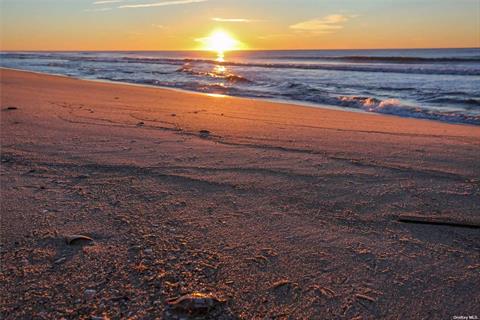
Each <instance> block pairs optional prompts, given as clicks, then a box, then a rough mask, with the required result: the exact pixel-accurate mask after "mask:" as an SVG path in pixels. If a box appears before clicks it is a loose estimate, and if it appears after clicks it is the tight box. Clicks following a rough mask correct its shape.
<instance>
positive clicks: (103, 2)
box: [93, 0, 124, 4]
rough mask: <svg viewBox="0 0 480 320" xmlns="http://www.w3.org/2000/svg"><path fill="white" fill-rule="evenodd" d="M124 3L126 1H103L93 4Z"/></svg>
mask: <svg viewBox="0 0 480 320" xmlns="http://www.w3.org/2000/svg"><path fill="white" fill-rule="evenodd" d="M119 2H124V0H102V1H95V2H94V3H93V4H109V3H119Z"/></svg>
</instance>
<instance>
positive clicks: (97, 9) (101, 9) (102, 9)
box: [83, 8, 113, 12]
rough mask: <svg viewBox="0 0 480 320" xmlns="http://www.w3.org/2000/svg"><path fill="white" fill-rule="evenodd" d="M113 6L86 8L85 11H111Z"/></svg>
mask: <svg viewBox="0 0 480 320" xmlns="http://www.w3.org/2000/svg"><path fill="white" fill-rule="evenodd" d="M112 9H113V8H95V9H85V10H83V11H85V12H102V11H110V10H112Z"/></svg>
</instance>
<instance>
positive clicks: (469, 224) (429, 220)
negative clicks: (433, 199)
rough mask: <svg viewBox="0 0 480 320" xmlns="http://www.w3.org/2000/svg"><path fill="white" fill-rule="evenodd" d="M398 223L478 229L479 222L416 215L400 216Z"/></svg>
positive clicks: (479, 226)
mask: <svg viewBox="0 0 480 320" xmlns="http://www.w3.org/2000/svg"><path fill="white" fill-rule="evenodd" d="M397 220H398V221H400V222H405V223H419V224H436V225H444V226H452V227H462V228H475V229H478V228H480V221H469V220H464V219H455V218H451V217H433V216H418V215H401V216H399V217H398V218H397Z"/></svg>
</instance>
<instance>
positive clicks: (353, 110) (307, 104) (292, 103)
mask: <svg viewBox="0 0 480 320" xmlns="http://www.w3.org/2000/svg"><path fill="white" fill-rule="evenodd" d="M2 69H4V70H13V71H19V72H26V73H33V74H39V75H47V76H57V77H65V78H69V79H76V80H83V81H91V82H99V83H109V84H119V85H130V86H137V87H146V88H157V89H161V90H172V91H175V92H181V93H187V94H192V93H193V94H200V95H207V96H213V97H215V96H217V97H227V98H234V99H246V100H254V101H255V100H258V101H264V102H271V103H276V104H281V105H285V106H290V107H295V106H298V107H307V108H317V109H330V110H336V111H343V112H351V113H360V114H369V115H375V116H386V117H394V118H402V119H415V120H421V121H434V122H440V123H446V124H453V125H462V126H473V127H479V125H475V124H471V123H463V122H454V121H442V120H435V119H426V118H417V117H413V116H400V115H395V114H388V113H379V112H369V111H365V110H362V109H356V108H351V107H340V106H335V105H327V104H318V103H313V102H306V101H305V102H302V101H294V100H283V99H274V98H272V99H269V98H256V97H242V96H230V95H224V94H214V93H206V92H200V91H194V90H188V89H181V88H173V87H165V86H156V85H149V84H140V83H132V82H122V81H113V80H105V79H87V78H78V77H74V76H68V75H62V74H54V73H46V72H40V71H30V70H24V69H15V68H6V67H0V70H2Z"/></svg>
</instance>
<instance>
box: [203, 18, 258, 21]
mask: <svg viewBox="0 0 480 320" xmlns="http://www.w3.org/2000/svg"><path fill="white" fill-rule="evenodd" d="M212 20H213V21H217V22H251V21H252V20H250V19H243V18H234V19H231V18H212Z"/></svg>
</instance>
